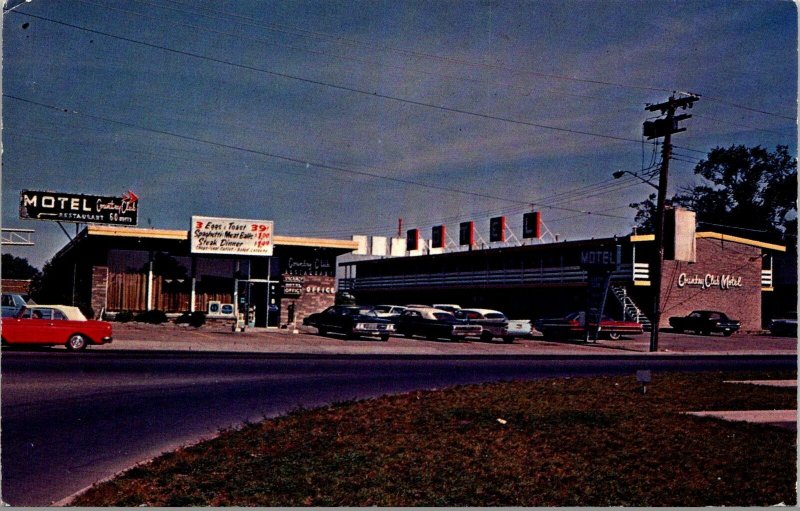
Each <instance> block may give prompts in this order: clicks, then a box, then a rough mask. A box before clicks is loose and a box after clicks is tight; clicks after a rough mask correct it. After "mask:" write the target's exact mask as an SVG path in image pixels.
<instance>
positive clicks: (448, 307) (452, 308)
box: [431, 303, 461, 312]
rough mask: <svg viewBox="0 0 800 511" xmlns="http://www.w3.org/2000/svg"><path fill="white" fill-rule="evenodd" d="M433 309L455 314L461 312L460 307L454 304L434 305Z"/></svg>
mask: <svg viewBox="0 0 800 511" xmlns="http://www.w3.org/2000/svg"><path fill="white" fill-rule="evenodd" d="M431 307H433V308H434V309H439V310H443V311H447V312H455V311H457V310H461V306H460V305H456V304H454V303H434V304H433V305H432V306H431Z"/></svg>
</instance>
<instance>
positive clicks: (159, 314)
mask: <svg viewBox="0 0 800 511" xmlns="http://www.w3.org/2000/svg"><path fill="white" fill-rule="evenodd" d="M134 321H139V322H141V323H151V324H153V325H160V324H161V323H166V321H167V313H166V312H164V311H161V310H158V309H154V310H151V311H145V312H141V313H139V314H137V315H136V317H135V318H134Z"/></svg>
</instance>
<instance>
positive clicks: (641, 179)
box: [611, 170, 658, 190]
mask: <svg viewBox="0 0 800 511" xmlns="http://www.w3.org/2000/svg"><path fill="white" fill-rule="evenodd" d="M625 174H630V175H632V176H633V177H635V178H636V179H638V180H639V181H641V182H642V183H647V184H649V185H650V186H652V187H653V188H655V189H656V190H658V185H656V184H653V183H651V182H650V181H648V180H647V179H645V178H643V177H642V176H640V175H639V174H636V173H635V172H631V171H630V170H618V171H616V172H614V173H613V174H611V175H612V176H613V177H614V179H619V178H621V177H622V176H624V175H625Z"/></svg>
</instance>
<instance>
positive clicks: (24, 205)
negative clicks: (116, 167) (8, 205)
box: [19, 190, 139, 226]
mask: <svg viewBox="0 0 800 511" xmlns="http://www.w3.org/2000/svg"><path fill="white" fill-rule="evenodd" d="M138 209H139V197H137V196H136V194H134V193H133V192H131V191H128V193H123V194H122V197H105V196H101V195H82V194H77V193H61V192H42V191H36V190H22V192H20V195H19V217H20V218H29V219H32V220H55V221H57V222H75V223H81V224H111V225H129V226H133V225H136V222H137V213H138Z"/></svg>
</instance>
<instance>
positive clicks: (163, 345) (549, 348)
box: [90, 322, 797, 356]
mask: <svg viewBox="0 0 800 511" xmlns="http://www.w3.org/2000/svg"><path fill="white" fill-rule="evenodd" d="M113 328H114V342H113V343H111V344H107V345H104V346H92V347H91V348H90V349H93V350H169V351H175V350H177V351H220V352H237V353H272V354H307V355H387V356H390V355H482V356H487V355H505V356H509V355H528V356H530V355H544V356H547V355H551V356H558V355H564V356H576V355H606V356H642V355H650V356H659V355H795V356H796V355H797V340H796V339H794V338H787V337H772V336H767V335H758V334H737V335H734V336H732V337H722V336H699V335H688V334H674V333H671V332H661V333H660V334H659V350H658V353H650V352H649V343H650V337H649V335H648V334H644V335H640V336H636V337H632V338H628V339H623V340H618V341H610V340H601V341H597V342H596V343H584V342H582V341H578V340H559V341H555V340H545V339H543V338H541V337H534V338H533V339H516V340H515V341H514V343H512V344H505V343H503V342H502V341H501V340H500V339H496V340H495V341H494V342H483V341H480V340H478V339H470V340H468V341H465V342H448V341H446V340H441V341H431V340H427V339H423V338H413V339H407V338H404V337H392V338H390V339H389V341H387V342H382V341H380V340H378V339H376V338H369V337H366V338H362V339H346V338H344V337H343V336H337V335H327V336H320V335H317V334H316V329H314V328H309V327H299V329H298V333H293V331H292V330H287V329H276V328H269V329H267V328H248V329H247V330H246V331H245V332H236V333H234V332H232V331H231V327H230V324H227V323H224V324H223V323H212V324H208V325H205V326H203V327H201V328H192V327H188V326H185V325H175V324H173V323H169V324H163V325H149V324H143V323H133V322H132V323H113Z"/></svg>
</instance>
